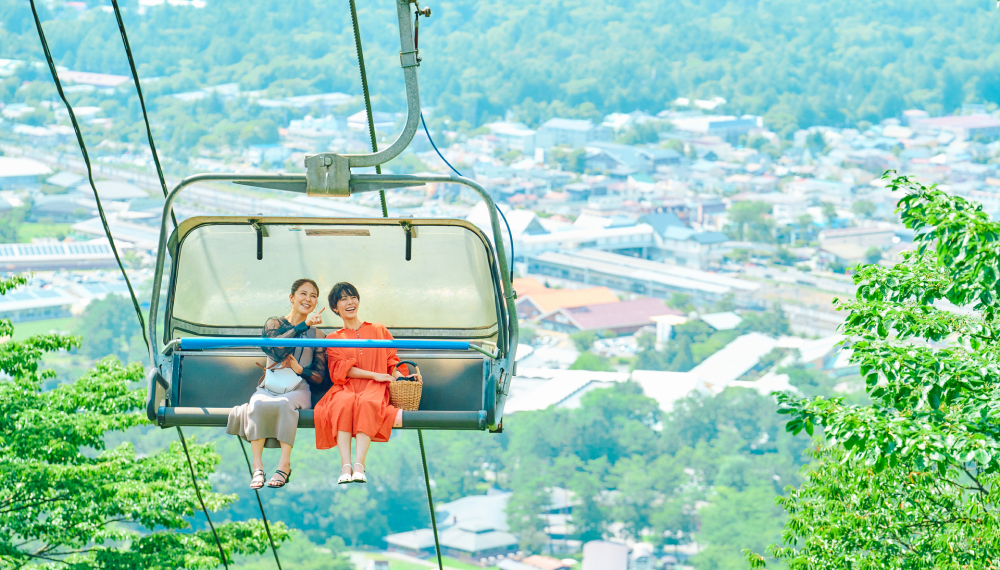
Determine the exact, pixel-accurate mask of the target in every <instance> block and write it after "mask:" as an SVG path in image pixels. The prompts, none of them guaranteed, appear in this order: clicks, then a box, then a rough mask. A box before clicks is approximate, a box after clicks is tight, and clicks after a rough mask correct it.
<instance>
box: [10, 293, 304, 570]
mask: <svg viewBox="0 0 1000 570" xmlns="http://www.w3.org/2000/svg"><path fill="white" fill-rule="evenodd" d="M23 282H24V279H23V278H14V279H12V280H10V279H9V280H4V281H2V282H0V292H5V291H6V290H8V289H9V288H10V287H11V286H13V285H15V284H20V283H23ZM12 332H13V325H11V323H10V321H8V320H6V319H3V320H0V334H2V335H5V336H9V335H11V333H12ZM79 345H80V339H79V338H78V337H69V336H62V335H56V334H45V335H36V336H32V337H30V338H29V339H28V340H26V341H23V342H16V341H12V340H9V341H7V342H5V343H3V344H0V371H2V372H3V374H4V378H3V379H2V380H0V568H41V567H52V565H53V564H55V563H59V564H62V565H65V566H66V567H70V568H102V569H109V570H111V569H123V570H124V569H127V568H150V569H163V570H167V569H170V570H173V569H176V568H204V569H208V568H215V567H216V566H218V565H219V554H218V550H217V547H216V544H215V542H214V539H213V538H212V535H211V533H210V532H209V531H205V530H199V531H195V532H185V533H180V532H175V531H177V530H180V529H188V528H190V526H191V524H190V519H191V517H194V516H195V515H196V513H197V512H198V511H197V509H198V506H197V505H198V503H197V500H196V497H195V491H194V489H193V488H192V486H191V481H190V479H189V471H188V466H187V462H186V459H185V457H184V455H183V453H182V451H181V446H180V444H179V443H174V444H172V445H171V446H170V448H169V449H167V450H165V451H162V452H160V453H156V454H153V455H147V456H140V455H138V454H136V452H135V450H134V448H133V446H132V445H131V444H129V443H122V444H120V445H118V446H116V447H114V448H112V449H106V447H105V436H106V435H107V434H108V433H110V432H115V431H123V430H126V429H129V428H132V427H135V426H138V425H141V424H144V423H146V420H145V418H144V416H142V415H140V414H139V413H137V412H138V410H139V409H140V408H141V407H142V403H143V390H142V389H141V388H139V389H136V388H132V386H133V385H134V383H136V382H138V381H140V380H141V379H142V376H143V375H142V368H141V367H140V366H139V365H138V364H133V365H131V366H127V367H126V366H122V365H121V364H120V363H119V362H118V361H117V360H116V359H115V358H113V357H108V358H104V359H102V360H100V361H99V362H98V363H97V365H96V367H95V368H94V369H93V370H91V371H90V372H88V373H87V374H85V375H84V376H83V377H81V378H79V379H78V380H77V381H76V382H73V383H69V384H62V385H59V386H58V387H56V388H55V389H52V390H48V391H44V390H43V389H42V385H43V383H44V382H46V381H49V380H52V379H53V378H54V376H55V374H54V373H53V372H52V371H51V370H45V369H42V368H40V366H39V361H40V359H41V358H42V356H43V355H44V354H46V353H49V352H54V351H60V350H69V349H71V348H74V347H78V346H79ZM189 449H190V451H191V460H192V462H193V464H194V469H195V473H196V474H197V477H198V484H199V485H200V486H201V489H202V494H203V497H204V499H205V503H206V505H207V507H208V508H210V509H212V510H218V509H220V508H222V507H224V506H226V505H228V504H229V503H231V502H232V501H233V500H234V498H235V497H234V496H231V495H230V496H225V495H219V494H216V493H213V492H211V485H210V484H209V482H208V480H207V476H208V475H209V474H210V473H211V472H213V471H214V469H215V466H216V465H217V464H218V461H219V456H218V455H216V454H215V452H214V451H213V449H212V448H211V446H206V445H190V446H189ZM216 529H217V531H218V533H219V538H220V539H221V541H222V544H223V547H224V549H225V551H226V552H227V554H228V555H232V554H233V553H242V554H251V553H258V552H262V551H263V550H264V549H265V548H266V545H267V538H266V536H265V534H264V527H263V524H262V523H260V522H259V521H251V522H243V523H227V524H221V525H216ZM272 532H274V533H275V534H276V535H277V538H278V539H279V540H282V539H284V537H285V536H286V531H285V528H284V525H282V524H280V523H278V524H276V525H273V526H272Z"/></svg>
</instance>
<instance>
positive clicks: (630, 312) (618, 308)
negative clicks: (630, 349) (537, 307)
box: [538, 297, 682, 335]
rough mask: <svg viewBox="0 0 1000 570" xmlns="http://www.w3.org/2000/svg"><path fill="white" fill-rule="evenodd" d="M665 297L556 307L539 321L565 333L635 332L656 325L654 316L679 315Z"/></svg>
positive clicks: (544, 325) (545, 326)
mask: <svg viewBox="0 0 1000 570" xmlns="http://www.w3.org/2000/svg"><path fill="white" fill-rule="evenodd" d="M680 314H682V313H681V312H680V311H677V310H675V309H671V308H670V307H668V306H666V304H664V302H663V300H662V299H654V298H652V297H647V298H645V299H637V300H635V301H621V302H618V303H602V304H600V305H586V306H583V307H571V308H563V309H556V310H554V311H552V312H550V313H547V314H545V315H542V316H541V317H539V319H538V323H539V324H540V325H541V327H542V328H545V329H548V330H553V331H559V332H564V333H575V332H580V331H594V332H600V331H606V330H609V331H614V332H615V333H617V334H620V335H621V334H632V333H634V332H636V331H638V330H639V329H641V328H642V327H646V326H655V323H654V322H653V320H652V318H653V317H660V316H663V315H680Z"/></svg>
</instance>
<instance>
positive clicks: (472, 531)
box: [439, 521, 519, 562]
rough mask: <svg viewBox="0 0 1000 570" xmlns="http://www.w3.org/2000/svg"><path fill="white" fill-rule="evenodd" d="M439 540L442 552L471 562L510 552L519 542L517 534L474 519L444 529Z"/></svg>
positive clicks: (515, 550)
mask: <svg viewBox="0 0 1000 570" xmlns="http://www.w3.org/2000/svg"><path fill="white" fill-rule="evenodd" d="M439 540H440V543H441V553H442V554H444V555H445V556H451V557H453V558H458V559H459V560H467V561H471V562H479V561H480V560H482V559H484V558H490V557H494V558H495V557H497V556H506V555H508V554H512V553H514V552H517V549H518V544H519V541H518V538H517V536H515V535H513V534H511V533H509V532H506V531H502V530H497V529H495V528H493V527H492V526H491V525H489V524H487V523H482V522H476V521H473V522H467V523H465V522H463V523H459V524H457V525H455V526H453V527H451V528H448V529H445V530H444V531H442V532H441V533H440V534H439Z"/></svg>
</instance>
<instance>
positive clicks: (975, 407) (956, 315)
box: [747, 173, 1000, 569]
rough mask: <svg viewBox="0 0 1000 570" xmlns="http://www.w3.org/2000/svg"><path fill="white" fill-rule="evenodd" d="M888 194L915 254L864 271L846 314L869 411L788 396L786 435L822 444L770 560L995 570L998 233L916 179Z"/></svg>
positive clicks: (999, 553)
mask: <svg viewBox="0 0 1000 570" xmlns="http://www.w3.org/2000/svg"><path fill="white" fill-rule="evenodd" d="M886 179H890V175H889V173H887V174H886ZM891 187H892V189H893V191H896V192H901V193H904V194H905V196H903V197H902V199H901V200H900V202H899V208H898V212H899V214H900V215H901V218H902V221H903V223H904V224H906V226H907V227H909V228H911V229H913V230H914V232H915V234H916V235H915V238H914V241H915V243H916V244H917V248H916V250H914V251H910V252H906V253H904V254H903V255H902V257H903V260H902V261H901V262H900V263H898V264H896V265H895V266H893V267H885V266H881V265H867V266H861V267H860V268H859V269H858V271H857V273H856V274H855V276H854V280H855V282H856V283H857V285H858V289H857V294H856V297H855V298H854V299H850V300H844V301H838V305H839V308H840V309H841V310H844V311H846V312H847V319H846V322H845V325H844V331H845V333H846V334H847V335H848V336H849V337H850V338H851V339H852V341H853V344H852V349H853V360H854V362H856V363H858V364H859V365H860V370H861V374H862V376H863V377H864V379H865V383H866V387H867V393H868V396H869V397H870V398H871V404H870V405H847V404H845V403H844V401H843V400H842V399H840V398H824V397H817V398H813V399H798V398H794V397H791V396H787V395H783V396H780V397H779V399H780V401H781V402H782V406H783V408H782V410H781V412H783V413H786V414H788V415H789V417H790V421H789V422H788V424H787V429H788V430H790V431H791V432H792V433H799V432H800V431H803V430H805V431H806V432H807V433H809V434H812V433H813V431H814V429H816V427H822V429H823V438H824V439H823V440H821V441H819V443H818V444H817V447H816V448H815V450H814V451H813V454H814V455H815V458H816V465H815V467H813V468H811V469H810V470H809V471H808V473H807V479H806V482H805V483H804V484H803V485H802V487H801V488H799V489H796V490H792V491H791V493H790V494H789V495H788V496H787V497H785V498H783V499H780V504H781V505H782V506H783V507H784V508H785V510H786V511H787V512H788V515H789V520H788V524H787V525H786V527H785V532H784V535H783V542H784V544H785V546H778V545H775V546H772V547H771V548H769V549H768V553H769V554H771V555H772V556H774V557H775V558H777V559H779V560H782V561H784V562H785V563H787V564H788V565H789V567H791V568H795V569H820V568H822V569H827V568H831V569H832V568H889V569H904V568H905V569H909V568H949V569H950V568H954V569H958V568H988V567H995V566H996V565H997V563H998V561H1000V517H998V514H997V506H998V492H1000V491H998V485H997V483H998V481H997V479H998V476H1000V428H998V426H997V422H996V418H997V417H998V411H1000V409H998V408H1000V403H998V402H1000V399H998V396H1000V394H998V386H1000V367H998V365H997V360H998V356H1000V354H998V350H1000V349H998V344H997V339H998V335H1000V299H998V296H997V291H998V286H1000V265H998V264H1000V223H997V222H991V221H990V220H989V217H988V216H987V215H986V214H985V213H984V212H983V211H982V207H981V206H980V205H978V204H974V203H970V202H967V201H966V200H964V199H962V198H959V197H955V196H950V195H948V194H945V193H944V192H942V191H941V190H939V189H937V188H936V187H934V186H930V187H927V186H924V185H922V184H919V183H917V182H915V181H913V180H910V179H909V178H907V177H896V178H894V179H891ZM747 557H748V559H749V560H750V562H751V563H752V565H753V566H754V567H762V566H763V565H764V562H765V560H764V559H763V558H762V557H761V556H759V555H757V554H753V553H748V554H747Z"/></svg>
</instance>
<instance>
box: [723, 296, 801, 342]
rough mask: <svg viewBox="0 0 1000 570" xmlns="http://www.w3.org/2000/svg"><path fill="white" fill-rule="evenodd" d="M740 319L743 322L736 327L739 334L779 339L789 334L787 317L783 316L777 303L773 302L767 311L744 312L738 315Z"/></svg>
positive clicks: (779, 304)
mask: <svg viewBox="0 0 1000 570" xmlns="http://www.w3.org/2000/svg"><path fill="white" fill-rule="evenodd" d="M740 317H741V318H742V319H743V320H742V321H740V324H739V326H737V327H736V328H737V330H738V331H739V332H740V334H746V333H748V332H759V333H764V334H766V335H770V336H773V337H779V336H782V335H787V334H788V333H789V332H791V326H790V325H789V323H788V317H787V316H786V315H785V311H784V310H782V308H781V303H779V302H775V303H774V304H773V305H772V306H771V310H769V311H764V312H755V311H744V312H743V313H740Z"/></svg>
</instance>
